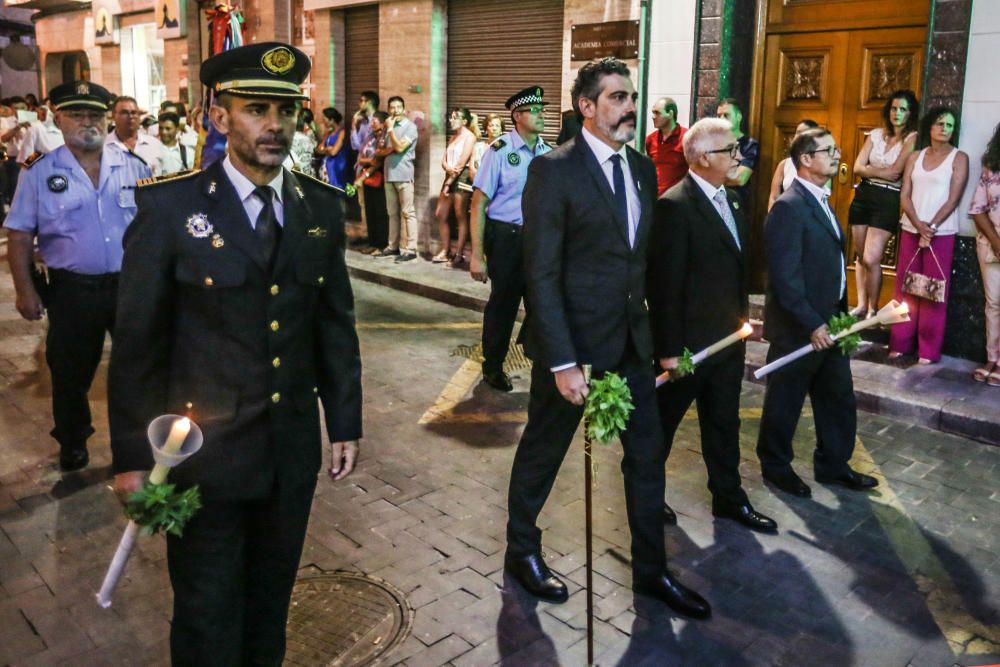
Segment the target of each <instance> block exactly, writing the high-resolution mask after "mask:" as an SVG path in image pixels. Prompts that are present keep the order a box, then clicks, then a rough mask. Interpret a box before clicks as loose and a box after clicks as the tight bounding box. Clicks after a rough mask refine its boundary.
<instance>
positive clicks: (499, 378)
mask: <svg viewBox="0 0 1000 667" xmlns="http://www.w3.org/2000/svg"><path fill="white" fill-rule="evenodd" d="M483 382H485V383H486V384H488V385H489V386H491V387H493V388H494V389H496V390H498V391H511V390H512V389H514V385H513V384H511V381H510V376H509V375H507V374H506V373H504V372H503V371H493V372H492V373H483Z"/></svg>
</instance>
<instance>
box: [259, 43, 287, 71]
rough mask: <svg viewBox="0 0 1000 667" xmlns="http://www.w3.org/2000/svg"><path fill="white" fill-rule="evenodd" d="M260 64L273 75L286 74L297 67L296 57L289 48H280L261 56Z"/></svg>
mask: <svg viewBox="0 0 1000 667" xmlns="http://www.w3.org/2000/svg"><path fill="white" fill-rule="evenodd" d="M260 64H261V67H263V68H264V69H265V70H266V71H267V72H269V73H271V74H284V73H285V72H288V71H289V70H291V69H292V68H293V67H295V55H294V54H293V53H292V52H291V51H290V50H288V48H287V47H284V46H278V47H275V48H273V49H271V50H270V51H268V52H267V53H265V54H264V55H263V56H261V58H260Z"/></svg>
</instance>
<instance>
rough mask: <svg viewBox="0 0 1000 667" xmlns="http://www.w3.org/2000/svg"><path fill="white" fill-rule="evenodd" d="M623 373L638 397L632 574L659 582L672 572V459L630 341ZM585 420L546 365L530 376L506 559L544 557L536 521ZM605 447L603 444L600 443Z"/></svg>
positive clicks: (629, 438) (632, 462)
mask: <svg viewBox="0 0 1000 667" xmlns="http://www.w3.org/2000/svg"><path fill="white" fill-rule="evenodd" d="M626 350H627V351H626V358H625V359H624V360H623V361H622V363H620V364H619V365H618V367H617V368H613V369H609V370H613V371H615V372H617V373H618V374H619V375H621V376H622V377H623V378H625V380H626V381H627V382H628V385H629V389H630V390H631V391H632V403H633V404H634V405H635V409H634V410H633V411H632V415H631V418H630V419H629V422H628V427H627V429H626V430H625V432H624V433H623V434H622V447H623V449H624V456H623V458H622V464H621V468H622V473H623V475H624V477H625V506H626V511H627V512H628V523H629V528H630V530H631V532H632V573H633V577H636V578H651V577H656V576H659V575H660V574H662V573H663V571H664V570H665V568H666V550H665V545H664V537H663V491H664V477H665V473H664V464H665V463H666V459H667V452H666V448H665V447H664V444H663V434H662V431H661V430H660V421H659V417H658V416H657V414H656V398H655V396H654V378H653V372H652V369H651V368H650V364H649V361H648V360H646V359H640V358H639V357H638V355H637V354H636V353H635V352H634V351H633V346H632V343H631V341H630V342H629V343H628V345H626ZM582 416H583V406H576V405H573V404H572V403H570V402H569V401H567V400H566V399H564V398H563V397H562V395H561V394H560V393H559V390H558V389H557V388H556V383H555V375H554V374H553V373H552V372H551V371H550V370H549V369H547V368H543V367H542V365H541V364H537V363H536V364H535V365H534V366H533V367H532V370H531V396H530V399H529V403H528V424H527V426H526V427H525V429H524V434H523V435H522V436H521V442H520V443H518V445H517V453H516V454H515V455H514V466H513V469H512V470H511V475H510V492H509V496H508V500H507V503H508V513H509V519H508V523H507V555H508V556H511V557H515V558H516V557H520V556H526V555H529V554H538V553H541V548H542V531H541V530H539V529H538V527H537V525H536V522H537V519H538V514H539V512H541V510H542V506H543V505H544V504H545V501H546V499H547V498H548V497H549V492H550V491H551V490H552V484H553V482H555V479H556V475H557V474H558V472H559V467H560V466H561V465H562V461H563V458H564V457H565V456H566V451H567V450H568V449H569V445H570V443H571V442H572V440H573V434H574V433H575V432H576V429H577V426H579V425H580V419H581V417H582ZM595 446H599V445H595Z"/></svg>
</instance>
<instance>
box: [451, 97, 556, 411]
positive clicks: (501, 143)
mask: <svg viewBox="0 0 1000 667" xmlns="http://www.w3.org/2000/svg"><path fill="white" fill-rule="evenodd" d="M543 93H544V91H543V90H542V89H541V88H540V87H538V86H531V87H529V88H525V89H524V90H522V91H520V92H518V93H515V94H514V95H511V96H510V98H509V99H508V100H507V103H506V106H507V109H508V110H510V117H511V120H513V122H514V129H513V130H511V131H510V132H508V133H507V134H504V135H503V136H501V137H500V138H499V139H497V140H496V141H494V142H493V143H492V144H490V149H491V150H488V151H486V153H485V154H484V155H483V161H482V163H481V164H480V165H479V171H477V172H476V179H475V182H474V183H473V187H474V188H475V189H474V190H473V194H472V262H471V265H470V273H471V275H472V278H473V279H474V280H478V281H480V282H486V280H487V278H488V279H489V280H491V281H492V282H493V284H492V286H491V289H490V298H489V301H487V303H486V309H485V310H484V311H483V358H484V360H483V381H484V382H486V384H488V385H489V386H491V387H493V388H494V389H499V390H500V391H510V390H511V389H513V385H512V384H511V382H510V378H509V377H508V376H507V374H506V373H505V372H504V370H503V362H504V359H506V358H507V349H508V348H509V347H510V335H511V332H513V330H514V321H515V320H516V319H517V311H518V309H519V308H520V307H521V298H522V297H523V296H524V269H523V267H522V257H523V254H522V252H521V227H522V223H523V221H524V220H523V217H522V216H521V193H522V192H523V191H524V183H525V181H527V179H528V165H529V164H531V161H532V160H533V159H534V158H535V157H537V156H539V155H543V154H545V153H548V152H549V151H550V150H552V149H551V147H550V146H549V145H548V144H546V143H545V142H544V141H543V140H542V138H541V137H540V136H538V135H539V133H541V132H542V131H543V130H544V129H545V118H544V116H543V115H542V112H543V111H544V110H545V105H546V104H548V102H545V101H544V100H543V99H542V94H543Z"/></svg>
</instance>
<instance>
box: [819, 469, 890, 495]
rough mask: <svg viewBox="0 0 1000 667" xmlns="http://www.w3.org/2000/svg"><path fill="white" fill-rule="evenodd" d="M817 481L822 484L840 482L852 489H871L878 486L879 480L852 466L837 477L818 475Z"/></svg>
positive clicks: (841, 484)
mask: <svg viewBox="0 0 1000 667" xmlns="http://www.w3.org/2000/svg"><path fill="white" fill-rule="evenodd" d="M816 481H817V482H819V483H820V484H839V485H840V486H844V487H847V488H848V489H851V490H852V491H869V490H871V489H874V488H875V487H876V486H878V480H877V479H875V478H874V477H872V476H871V475H864V474H862V473H860V472H857V471H856V470H851V469H850V468H848V469H847V472H845V473H844V474H842V475H837V476H836V477H823V476H820V475H816Z"/></svg>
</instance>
